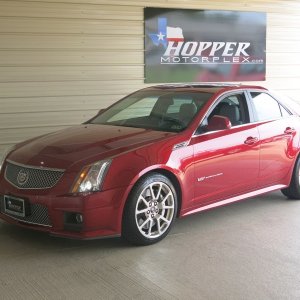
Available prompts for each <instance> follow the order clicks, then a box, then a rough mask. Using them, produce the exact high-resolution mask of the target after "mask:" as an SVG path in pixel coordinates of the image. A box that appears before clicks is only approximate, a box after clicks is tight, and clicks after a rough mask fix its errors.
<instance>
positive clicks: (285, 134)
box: [249, 91, 298, 188]
mask: <svg viewBox="0 0 300 300" xmlns="http://www.w3.org/2000/svg"><path fill="white" fill-rule="evenodd" d="M249 96H250V101H251V103H252V105H253V111H254V115H255V119H256V125H257V128H258V132H259V139H260V169H259V187H261V188H262V187H267V186H272V185H276V184H285V183H286V180H287V176H288V174H289V171H290V169H291V166H292V163H293V161H294V159H295V155H296V153H297V151H296V150H297V145H296V144H298V142H297V141H296V140H295V136H296V130H295V128H296V126H295V125H296V123H295V122H296V120H295V118H296V117H295V116H293V115H292V114H291V113H290V112H289V111H288V109H287V108H285V107H284V106H283V105H281V104H280V103H279V102H278V101H277V100H276V99H275V98H273V97H272V96H271V95H269V94H268V93H266V92H262V91H250V92H249ZM295 145H296V146H295Z"/></svg>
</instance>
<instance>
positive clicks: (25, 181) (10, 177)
mask: <svg viewBox="0 0 300 300" xmlns="http://www.w3.org/2000/svg"><path fill="white" fill-rule="evenodd" d="M63 174H64V170H58V169H49V168H42V167H41V168H38V167H32V166H26V165H21V164H18V163H15V162H12V161H9V160H7V161H6V169H5V179H6V180H7V181H8V182H9V183H11V184H12V185H13V186H15V187H17V188H19V189H50V188H52V187H54V186H55V185H56V184H57V183H58V181H59V180H60V178H61V177H62V176H63Z"/></svg>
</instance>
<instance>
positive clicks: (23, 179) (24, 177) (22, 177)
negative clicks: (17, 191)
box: [17, 169, 29, 186]
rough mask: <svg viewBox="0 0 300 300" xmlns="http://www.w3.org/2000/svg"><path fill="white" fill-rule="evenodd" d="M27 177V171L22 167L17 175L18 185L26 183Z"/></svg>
mask: <svg viewBox="0 0 300 300" xmlns="http://www.w3.org/2000/svg"><path fill="white" fill-rule="evenodd" d="M28 179H29V172H28V171H26V170H24V169H21V170H20V171H19V173H18V176H17V182H18V184H19V185H20V186H23V185H25V184H26V183H27V181H28Z"/></svg>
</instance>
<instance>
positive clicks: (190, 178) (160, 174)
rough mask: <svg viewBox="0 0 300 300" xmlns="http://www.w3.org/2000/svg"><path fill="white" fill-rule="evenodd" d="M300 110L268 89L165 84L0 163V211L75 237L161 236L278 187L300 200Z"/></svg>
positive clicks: (143, 240)
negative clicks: (183, 220)
mask: <svg viewBox="0 0 300 300" xmlns="http://www.w3.org/2000/svg"><path fill="white" fill-rule="evenodd" d="M299 133H300V120H299V116H298V114H297V113H296V112H295V111H294V110H293V108H292V107H291V106H290V105H289V104H288V103H287V102H286V101H282V100H280V99H277V98H276V97H274V95H272V94H271V93H270V92H269V91H268V90H267V89H265V88H262V87H258V86H240V85H199V84H193V85H188V84H182V85H161V86H155V87H150V88H146V89H142V90H140V91H137V92H135V93H133V94H131V95H129V96H127V97H125V98H123V99H122V100H120V101H119V102H117V103H115V104H113V105H112V106H110V107H109V108H107V109H105V110H102V111H100V112H99V114H98V115H97V116H95V117H94V118H92V119H91V120H89V121H87V122H86V123H84V124H82V125H78V126H74V127H71V128H68V129H65V130H61V131H58V132H54V133H50V134H47V135H44V136H40V137H37V138H33V139H31V140H28V141H25V142H23V143H20V144H18V145H16V146H15V147H13V148H12V149H10V151H8V152H7V155H6V156H5V157H3V161H2V162H0V168H1V169H0V172H1V174H0V218H1V219H3V220H5V221H7V222H9V223H12V224H17V225H19V226H23V227H27V228H31V229H36V230H41V231H46V232H49V233H50V234H53V235H59V236H64V237H72V238H95V237H105V236H119V235H121V236H122V237H124V238H125V239H126V240H128V241H130V242H132V243H135V244H140V245H148V244H152V243H155V242H157V241H159V240H161V239H162V238H164V237H165V236H166V235H167V234H168V232H169V231H170V229H171V226H172V224H173V222H174V219H175V218H176V217H183V216H187V215H190V214H193V213H196V212H199V211H203V210H206V209H210V208H213V207H217V206H220V205H224V204H228V203H231V202H235V201H238V200H241V199H244V198H247V197H252V196H254V195H259V194H262V193H266V192H269V191H273V190H278V189H281V190H282V192H283V194H284V195H286V196H287V197H289V198H293V199H299V198H300V185H299V165H300V159H299Z"/></svg>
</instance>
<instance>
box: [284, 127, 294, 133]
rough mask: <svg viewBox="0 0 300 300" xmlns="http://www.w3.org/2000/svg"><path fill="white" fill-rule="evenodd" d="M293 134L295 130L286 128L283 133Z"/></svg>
mask: <svg viewBox="0 0 300 300" xmlns="http://www.w3.org/2000/svg"><path fill="white" fill-rule="evenodd" d="M294 132H295V128H292V127H287V128H286V129H285V131H284V133H285V134H293V133H294Z"/></svg>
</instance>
